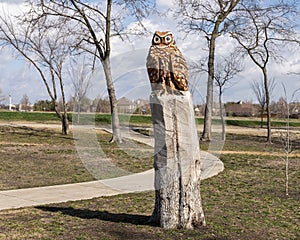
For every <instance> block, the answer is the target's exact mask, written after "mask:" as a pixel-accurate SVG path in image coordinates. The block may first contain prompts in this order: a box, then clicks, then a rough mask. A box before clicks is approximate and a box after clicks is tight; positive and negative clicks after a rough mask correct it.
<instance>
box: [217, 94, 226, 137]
mask: <svg viewBox="0 0 300 240" xmlns="http://www.w3.org/2000/svg"><path fill="white" fill-rule="evenodd" d="M219 106H220V118H221V124H222V140H223V141H225V140H226V130H225V120H224V116H223V114H224V113H223V104H222V90H221V89H220V92H219Z"/></svg>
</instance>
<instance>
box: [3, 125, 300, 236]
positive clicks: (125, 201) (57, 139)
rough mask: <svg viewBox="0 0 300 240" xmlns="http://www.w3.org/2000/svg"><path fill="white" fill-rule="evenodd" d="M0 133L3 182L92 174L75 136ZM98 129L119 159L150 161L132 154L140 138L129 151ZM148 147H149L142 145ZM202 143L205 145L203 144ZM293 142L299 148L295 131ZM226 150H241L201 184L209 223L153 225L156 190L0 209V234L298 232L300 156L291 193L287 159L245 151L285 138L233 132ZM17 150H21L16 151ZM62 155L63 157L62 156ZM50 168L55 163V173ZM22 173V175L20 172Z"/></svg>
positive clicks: (136, 164)
mask: <svg viewBox="0 0 300 240" xmlns="http://www.w3.org/2000/svg"><path fill="white" fill-rule="evenodd" d="M0 133H1V135H2V136H1V156H0V159H1V164H2V166H4V170H3V169H2V166H1V170H0V171H1V174H0V176H1V181H0V183H1V188H2V190H3V189H9V188H15V187H24V186H23V185H22V184H21V183H19V182H21V181H25V182H26V180H25V179H28V182H27V183H26V186H30V185H31V184H33V185H34V184H35V185H39V184H41V185H43V184H46V182H48V183H51V181H52V182H57V181H58V180H57V178H59V179H60V181H61V182H72V181H82V180H84V181H88V180H89V179H91V178H92V177H91V176H90V175H89V173H88V172H87V171H86V170H85V169H84V168H83V166H82V165H81V162H80V160H79V159H76V154H75V151H76V149H75V148H74V143H73V140H72V138H71V137H68V136H62V135H60V134H59V133H58V132H53V131H52V130H37V129H30V128H25V129H24V128H21V129H16V128H13V127H1V132H0ZM97 136H98V139H99V141H100V142H101V141H102V144H101V146H103V148H104V149H106V150H105V151H106V154H107V155H110V156H111V158H114V161H116V163H118V162H119V164H120V167H123V168H125V167H127V168H129V167H128V165H132V166H133V167H130V169H131V170H134V171H142V170H145V169H148V168H149V167H151V165H152V161H151V159H148V158H140V157H138V156H139V155H138V154H137V157H136V159H132V158H131V157H129V155H130V154H128V151H133V150H134V149H133V148H134V147H132V146H135V145H132V146H131V145H130V144H129V143H127V145H126V151H125V152H124V151H123V150H122V149H119V148H118V146H117V145H110V144H108V143H107V140H108V139H109V138H110V136H109V135H108V134H104V133H102V132H99V133H98V135H97ZM3 139H5V142H6V143H3V142H4V140H3ZM131 144H132V143H131ZM105 145H107V147H105ZM124 148H125V146H124ZM142 148H143V151H150V149H149V148H147V147H146V146H144V145H141V149H142ZM201 148H202V149H205V148H207V146H206V145H205V144H203V145H201ZM294 148H295V150H299V140H297V139H296V140H295V141H294ZM11 149H13V150H17V149H19V150H18V151H17V153H18V154H15V153H16V152H15V153H14V154H13V153H11V154H10V155H9V151H8V150H11ZM224 150H230V151H235V152H236V153H234V154H221V156H220V158H221V160H222V161H223V162H224V165H225V170H224V171H223V172H222V173H220V174H219V175H218V176H215V177H213V178H211V179H207V180H204V181H202V184H201V187H202V190H201V193H202V201H203V208H204V211H205V216H206V220H207V224H208V225H207V227H204V228H199V229H195V230H193V231H186V230H163V229H161V228H159V227H156V226H151V225H149V224H148V223H147V221H148V219H149V217H150V215H151V212H152V210H153V207H154V193H153V192H152V191H151V192H144V193H133V194H124V195H118V196H113V197H102V198H96V199H92V200H85V201H76V202H67V203H61V204H51V205H47V206H39V207H31V208H23V209H17V210H5V211H0V239H62V240H63V239H70V240H71V239H234V240H238V239H245V240H247V239H249V240H250V239H251V240H252V239H289V240H290V239H295V240H296V239H300V223H299V219H300V189H299V185H300V170H299V169H300V159H299V158H298V157H292V158H291V159H290V161H291V163H290V172H291V174H290V195H289V196H288V197H287V196H285V194H284V162H283V160H281V159H280V157H278V156H274V155H260V154H256V155H255V154H247V153H249V152H250V153H251V151H253V152H265V153H268V152H272V153H273V154H274V153H276V152H277V153H281V152H282V149H281V143H280V141H279V140H276V139H275V141H274V144H272V145H266V144H265V139H264V137H256V136H247V135H235V134H229V135H228V136H227V140H226V143H225V146H224ZM3 154H4V155H3ZM6 154H8V155H6ZM19 154H21V155H20V157H19V158H14V157H13V155H19ZM22 154H23V155H22ZM32 154H35V155H32ZM141 154H142V153H141ZM133 155H134V154H133ZM5 156H7V157H5ZM30 156H37V158H32V157H30ZM61 156H63V160H59V158H61ZM52 157H53V158H52ZM6 158H7V160H6ZM139 158H140V159H142V162H141V161H139ZM34 159H36V160H34ZM125 159H127V162H126V163H124V162H123V161H125ZM5 161H6V163H5ZM3 162H4V163H5V164H3ZM29 162H30V163H29ZM46 162H47V164H46ZM37 166H44V170H43V171H40V172H39V169H38V167H37ZM75 166H76V167H75ZM19 168H20V169H19ZM47 169H48V171H49V172H51V171H54V173H53V175H50V174H49V173H48V172H47ZM50 170H51V171H50ZM3 174H4V175H3ZM9 174H12V177H10V176H9ZM27 175H31V177H28V176H27ZM16 176H19V177H21V181H20V180H19V181H18V180H14V178H15V177H16ZM38 176H39V177H38ZM59 176H60V177H59ZM42 178H46V180H41V179H42ZM52 178H53V179H54V180H53V179H52ZM6 179H10V180H8V181H6ZM30 179H32V180H31V181H30ZM33 179H34V180H33ZM51 179H52V180H51ZM74 179H75V180H74ZM5 181H6V182H5ZM3 182H5V183H6V184H3Z"/></svg>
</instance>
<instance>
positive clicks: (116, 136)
mask: <svg viewBox="0 0 300 240" xmlns="http://www.w3.org/2000/svg"><path fill="white" fill-rule="evenodd" d="M102 64H103V68H104V73H105V78H106V85H107V91H108V96H109V101H110V109H111V125H112V132H113V136H112V139H111V140H110V142H118V143H119V142H122V137H121V132H120V123H119V115H118V107H117V98H116V94H115V88H114V85H113V80H112V76H111V68H110V59H109V57H106V59H105V60H104V61H103V62H102Z"/></svg>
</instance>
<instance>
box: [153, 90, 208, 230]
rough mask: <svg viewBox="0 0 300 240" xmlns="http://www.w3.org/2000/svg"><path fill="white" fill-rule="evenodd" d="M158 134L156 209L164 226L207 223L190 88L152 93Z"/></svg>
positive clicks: (155, 127) (157, 219)
mask: <svg viewBox="0 0 300 240" xmlns="http://www.w3.org/2000/svg"><path fill="white" fill-rule="evenodd" d="M150 105H151V111H152V119H153V120H152V121H153V128H154V138H155V147H154V149H155V155H154V168H155V192H156V199H155V209H154V211H153V215H152V220H153V221H154V222H157V223H159V224H160V226H161V227H163V228H168V229H169V228H185V229H193V228H194V227H195V226H196V225H205V218H204V213H203V209H202V204H201V195H200V173H201V159H200V149H199V140H198V136H197V129H196V124H195V118H194V109H193V103H192V98H191V95H190V92H182V94H181V95H165V94H164V95H158V94H157V93H156V92H152V94H151V96H150Z"/></svg>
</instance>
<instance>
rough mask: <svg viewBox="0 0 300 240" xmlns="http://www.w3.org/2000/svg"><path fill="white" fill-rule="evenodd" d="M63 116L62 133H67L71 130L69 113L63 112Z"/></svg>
mask: <svg viewBox="0 0 300 240" xmlns="http://www.w3.org/2000/svg"><path fill="white" fill-rule="evenodd" d="M61 116H62V118H61V125H62V134H64V135H67V134H68V132H69V121H68V115H67V113H63V114H62V115H61Z"/></svg>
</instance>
